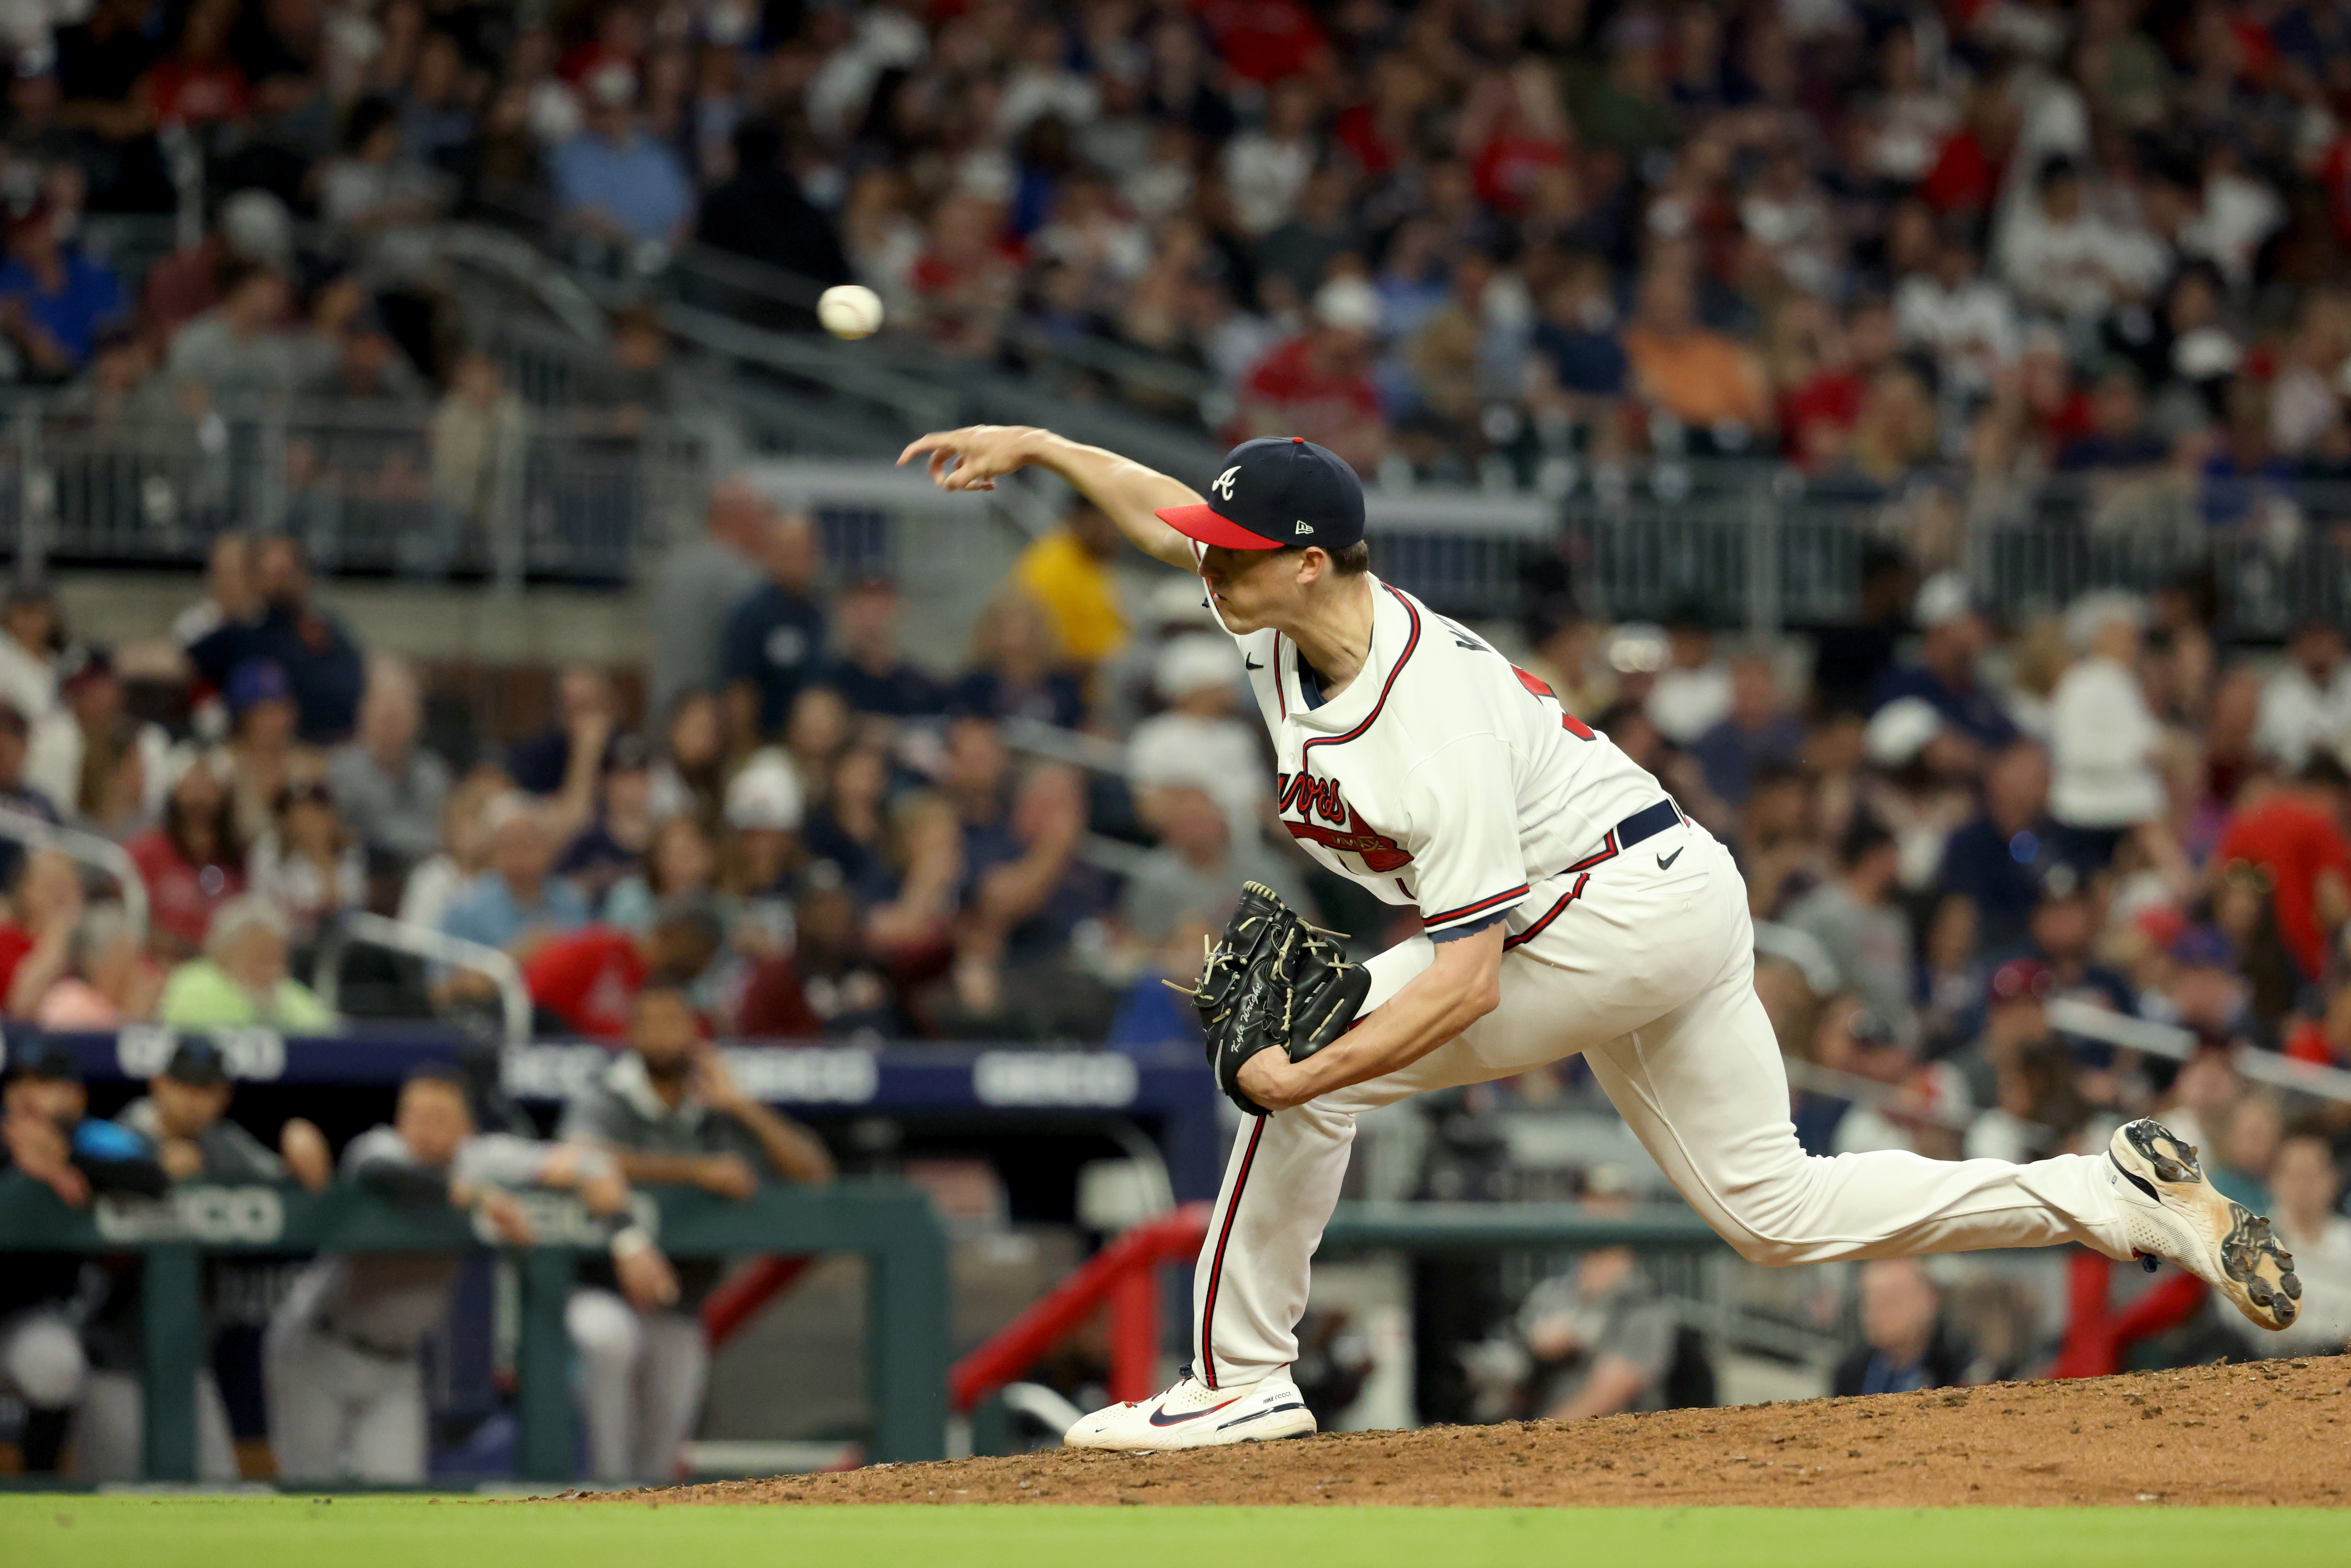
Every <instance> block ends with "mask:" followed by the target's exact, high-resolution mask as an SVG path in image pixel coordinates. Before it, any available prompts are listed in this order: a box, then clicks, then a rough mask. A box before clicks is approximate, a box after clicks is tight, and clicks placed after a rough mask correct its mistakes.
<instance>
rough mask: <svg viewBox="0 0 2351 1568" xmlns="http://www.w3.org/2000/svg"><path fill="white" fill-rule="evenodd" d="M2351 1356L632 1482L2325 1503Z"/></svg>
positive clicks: (1285, 1494)
mask: <svg viewBox="0 0 2351 1568" xmlns="http://www.w3.org/2000/svg"><path fill="white" fill-rule="evenodd" d="M2346 1380H2351V1357H2346V1356H2314V1357H2310V1358H2308V1359H2306V1360H2298V1361H2283V1362H2257V1363H2254V1364H2250V1365H2245V1366H2211V1367H2195V1368H2190V1369H2189V1370H2186V1371H2181V1372H2150V1373H2139V1374H2136V1375H2127V1376H2122V1377H2104V1378H2096V1379H2090V1380H2083V1381H2077V1382H2066V1383H2057V1382H2045V1383H1996V1384H1991V1385H1986V1386H1984V1387H1980V1388H1965V1389H1934V1390H1929V1391H1928V1392H1926V1393H1923V1394H1889V1395H1882V1396H1876V1397H1872V1398H1865V1399H1808V1400H1802V1401H1794V1402H1789V1403H1785V1404H1779V1405H1754V1406H1742V1407H1740V1408H1737V1409H1727V1410H1670V1411H1666V1412H1663V1413H1661V1414H1658V1415H1655V1416H1612V1417H1610V1418H1609V1419H1607V1420H1604V1421H1585V1422H1578V1423H1575V1424H1573V1425H1562V1424H1560V1423H1557V1422H1548V1421H1527V1422H1520V1423H1516V1424H1513V1425H1510V1426H1502V1427H1430V1428H1427V1429H1425V1430H1421V1431H1416V1432H1350V1433H1339V1434H1331V1435H1328V1436H1323V1437H1307V1438H1302V1439H1296V1440H1292V1441H1290V1442H1281V1443H1267V1444H1261V1445H1260V1444H1249V1445H1246V1446H1244V1447H1241V1448H1209V1449H1204V1450H1196V1451H1194V1452H1190V1453H1163V1454H1100V1453H1078V1452H1071V1451H1061V1452H1053V1453H1042V1454H1030V1455H1028V1456H1025V1457H1022V1458H1003V1459H951V1460H947V1461H945V1462H942V1463H937V1464H918V1465H873V1466H869V1467H867V1468H866V1469H860V1470H850V1471H846V1472H843V1473H841V1474H836V1475H818V1476H783V1477H778V1478H777V1479H773V1480H763V1481H727V1482H722V1483H719V1484H716V1485H710V1486H696V1487H679V1488H674V1489H671V1490H664V1491H660V1492H634V1493H629V1494H625V1495H627V1496H628V1497H630V1498H631V1499H632V1500H660V1501H664V1502H720V1503H744V1502H777V1503H852V1502H1045V1503H1109V1502H1122V1503H1165V1504H1176V1503H1195V1504H1199V1503H1316V1502H1343V1503H1404V1504H1421V1505H1427V1504H1433V1503H1441V1504H1499V1505H1507V1506H1511V1507H1527V1506H1531V1505H1538V1506H1539V1505H1560V1504H1577V1505H1611V1506H1617V1507H1625V1506H1636V1505H1642V1504H1650V1505H1656V1506H1683V1505H1689V1504H1698V1503H1744V1504H1750V1505H1772V1506H1789V1507H1806V1508H1830V1507H1845V1506H1855V1505H1858V1506H1865V1507H1886V1508H1914V1507H1937V1506H1948V1505H1951V1504H1960V1503H2001V1504H2058V1503H2130V1502H2153V1501H2161V1502H2166V1503H2190V1504H2192V1503H2265V1504H2282V1503H2297V1504H2315V1505H2322V1506H2323V1505H2328V1504H2337V1503H2341V1502H2343V1501H2344V1500H2345V1497H2346V1488H2351V1394H2346Z"/></svg>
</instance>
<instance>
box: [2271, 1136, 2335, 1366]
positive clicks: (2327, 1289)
mask: <svg viewBox="0 0 2351 1568" xmlns="http://www.w3.org/2000/svg"><path fill="white" fill-rule="evenodd" d="M2342 1185H2343V1180H2342V1173H2341V1172H2340V1171H2339V1170H2338V1169H2337V1168H2336V1166H2335V1151H2334V1149H2333V1148H2332V1147H2331V1146H2330V1145H2328V1143H2327V1141H2326V1139H2325V1137H2324V1136H2323V1135H2320V1134H2315V1133H2311V1132H2294V1133H2289V1134H2286V1136H2285V1138H2284V1139H2283V1141H2282V1142H2281V1143H2279V1145H2278V1146H2277V1153H2276V1155H2274V1156H2273V1158H2272V1160H2271V1162H2270V1168H2269V1190H2270V1197H2271V1200H2272V1202H2273V1204H2274V1205H2275V1207H2273V1209H2272V1210H2271V1213H2272V1215H2273V1219H2272V1221H2271V1223H2272V1224H2273V1225H2275V1226H2276V1227H2277V1235H2278V1239H2279V1241H2281V1242H2282V1243H2283V1244H2284V1246H2285V1248H2286V1249H2287V1250H2289V1251H2291V1252H2292V1253H2293V1254H2294V1273H2295V1274H2296V1275H2297V1276H2299V1277H2300V1279H2301V1280H2302V1286H2303V1303H2304V1305H2303V1312H2302V1315H2301V1316H2299V1317H2297V1318H2295V1319H2294V1322H2293V1323H2292V1324H2291V1325H2290V1326H2289V1327H2288V1328H2287V1329H2286V1330H2285V1332H2284V1333H2282V1334H2280V1335H2279V1336H2278V1349H2279V1350H2280V1352H2281V1353H2282V1354H2286V1355H2335V1354H2340V1353H2341V1352H2342V1349H2343V1347H2344V1345H2345V1343H2346V1342H2351V1306H2346V1303H2351V1219H2345V1218H2343V1217H2342V1215H2341V1214H2339V1213H2338V1212H2336V1210H2335V1198H2336V1197H2337V1195H2338V1194H2339V1193H2340V1192H2341V1190H2342Z"/></svg>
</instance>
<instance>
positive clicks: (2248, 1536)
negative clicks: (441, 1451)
mask: <svg viewBox="0 0 2351 1568" xmlns="http://www.w3.org/2000/svg"><path fill="white" fill-rule="evenodd" d="M2345 1522H2346V1521H2345V1518H2344V1516H2343V1515H2342V1514H2340V1513H2334V1512H2330V1511H2323V1510H2316V1509H2258V1510H2257V1509H2220V1508H2213V1509H2168V1508H2159V1507H2149V1508H2144V1509H1967V1510H1894V1509H1886V1510H1855V1511H1829V1510H1815V1509H1787V1510H1772V1509H1731V1508H1723V1509H1656V1510H1644V1509H1589V1510H1557V1511H1545V1510H1539V1509H1511V1510H1502V1509H1459V1510H1448V1509H1405V1508H1335V1507H1333V1508H1311V1509H1310V1508H1297V1509H1281V1508H1234V1509H1218V1508H1205V1509H1161V1508H1049V1507H1036V1506H1029V1507H1022V1508H987V1507H956V1508H929V1507H872V1508H757V1507H744V1508H731V1507H730V1508H663V1509H653V1508H648V1507H645V1506H643V1504H625V1503H622V1504H611V1503H598V1504H580V1503H535V1504H520V1503H490V1502H480V1501H473V1500H461V1499H456V1498H450V1499H444V1500H437V1501H436V1500H429V1499H425V1498H421V1497H344V1498H340V1499H337V1500H334V1501H331V1502H328V1501H323V1500H310V1499H308V1498H298V1497H227V1498H204V1497H165V1498H154V1497H141V1496H109V1497H91V1496H83V1495H69V1494H63V1493H50V1494H47V1495H46V1496H26V1495H18V1496H16V1497H9V1498H0V1563H6V1564H7V1565H8V1568H68V1565H70V1568H85V1565H90V1568H98V1565H103V1568H114V1565H116V1564H122V1565H124V1568H180V1565H182V1564H185V1565H187V1568H280V1565H284V1568H438V1565H440V1564H443V1563H450V1564H456V1565H458V1568H476V1565H478V1568H607V1565H611V1568H663V1565H664V1564H668V1563H679V1564H691V1565H693V1568H754V1565H756V1564H763V1563H789V1564H791V1565H792V1568H866V1565H867V1564H872V1565H874V1568H884V1565H886V1568H902V1565H918V1568H997V1565H998V1564H1001V1565H1003V1568H1058V1565H1059V1564H1062V1563H1083V1564H1087V1565H1089V1568H1091V1565H1092V1564H1096V1563H1099V1564H1102V1565H1103V1568H1156V1565H1158V1564H1161V1563H1167V1564H1176V1563H1181V1564H1183V1565H1184V1568H1203V1565H1204V1564H1205V1565H1207V1568H1219V1565H1224V1564H1231V1565H1234V1568H1259V1565H1267V1564H1271V1565H1276V1568H1279V1565H1280V1564H1286V1563H1300V1564H1311V1565H1314V1568H1340V1565H1346V1568H1353V1565H1355V1564H1374V1563H1400V1564H1408V1565H1410V1568H1483V1565H1486V1564H1493V1565H1495V1568H1531V1565H1532V1564H1535V1563H1543V1564H1551V1563H1605V1564H1608V1565H1610V1568H1620V1565H1630V1564H1638V1565H1639V1568H1676V1565H1677V1564H1682V1563H1707V1564H1713V1563H1736V1564H1738V1565H1739V1568H1776V1565H1778V1564H1783V1563H1784V1564H1788V1565H1790V1568H1839V1565H1841V1564H1846V1563H1851V1564H1855V1565H1856V1568H1945V1565H1949V1568H1990V1565H1997V1568H2035V1565H2038V1564H2048V1565H2050V1568H2093V1565H2095V1564H2101V1563H2124V1562H2129V1563H2144V1562H2145V1561H2147V1559H2148V1557H2149V1554H2150V1552H2152V1553H2153V1554H2155V1555H2156V1556H2158V1557H2160V1558H2161V1559H2162V1560H2163V1561H2166V1562H2172V1563H2187V1562H2193V1561H2196V1560H2198V1559H2199V1558H2202V1559H2204V1560H2208V1561H2220V1560H2223V1559H2225V1558H2229V1557H2233V1556H2236V1555H2238V1554H2240V1553H2241V1552H2244V1551H2245V1550H2246V1549H2247V1548H2248V1547H2249V1546H2254V1545H2255V1543H2258V1545H2257V1546H2256V1547H2255V1550H2256V1551H2257V1552H2258V1555H2259V1556H2260V1557H2261V1558H2262V1560H2263V1561H2265V1562H2275V1563H2324V1562H2330V1561H2340V1560H2341V1557H2340V1556H2339V1555H2338V1554H2339V1553H2340V1552H2342V1550H2343V1548H2342V1544H2341V1543H2342V1539H2343V1536H2342V1531H2343V1526H2344V1523H2345Z"/></svg>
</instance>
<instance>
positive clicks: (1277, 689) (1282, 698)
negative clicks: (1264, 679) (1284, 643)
mask: <svg viewBox="0 0 2351 1568" xmlns="http://www.w3.org/2000/svg"><path fill="white" fill-rule="evenodd" d="M1273 695H1274V700H1275V701H1276V702H1279V703H1280V705H1281V716H1282V717H1284V718H1288V717H1289V716H1290V693H1289V692H1288V691H1287V690H1285V689H1284V688H1283V686H1282V684H1281V633H1280V632H1275V633H1274V634H1273Z"/></svg>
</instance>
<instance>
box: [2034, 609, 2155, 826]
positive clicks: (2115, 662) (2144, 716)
mask: <svg viewBox="0 0 2351 1568" xmlns="http://www.w3.org/2000/svg"><path fill="white" fill-rule="evenodd" d="M2144 613H2145V612H2144V610H2143V608H2142V607H2141V606H2140V605H2139V604H2138V603H2137V601H2133V600H2131V599H2130V598H2128V597H2127V596H2124V595H2119V594H2093V595H2090V596H2087V597H2085V598H2084V599H2082V600H2080V601H2076V602H2075V603H2074V607H2073V608H2072V609H2071V610H2070V611H2069V612H2067V614H2066V617H2065V638H2066V641H2067V642H2068V643H2071V644H2072V645H2073V648H2074V653H2075V654H2076V655H2077V656H2076V658H2075V659H2074V664H2073V665H2072V666H2071V667H2070V668H2068V669H2067V670H2066V672H2065V674H2064V676H2063V677H2062V678H2061V679H2060V680H2059V681H2058V683H2057V689H2056V691H2055V692H2054V693H2053V694H2052V695H2051V698H2050V703H2049V750H2050V761H2051V764H2052V767H2051V782H2050V787H2049V814H2050V815H2051V816H2052V817H2053V818H2055V819H2056V821H2057V822H2058V824H2059V825H2060V826H2062V827H2063V828H2064V830H2065V837H2066V846H2067V848H2066V853H2067V858H2068V859H2070V860H2072V861H2073V862H2074V863H2075V864H2076V865H2079V866H2082V867H2084V868H2085V869H2087V870H2096V869H2099V868H2101V867H2103V866H2105V863H2106V862H2108V861H2110V860H2112V859H2113V858H2114V852H2115V846H2116V844H2117V843H2119V842H2120V841H2122V838H2123V836H2124V835H2125V834H2126V833H2127V832H2129V831H2130V830H2132V829H2133V828H2136V827H2137V826H2138V825H2139V824H2141V823H2143V822H2150V821H2154V820H2155V819H2156V818H2157V817H2158V816H2159V815H2161V814H2162V812H2163V810H2164V808H2165V806H2166V804H2167V800H2166V798H2165V795H2164V789H2163V780H2162V779H2160V778H2159V777H2158V775H2157V773H2156V763H2157V761H2158V758H2159V756H2160V751H2161V747H2162V746H2163V744H2164V733H2163V729H2162V727H2161V726H2159V725H2158V724H2157V723H2156V719H2155V715H2154V714H2152V713H2150V712H2148V711H2147V694H2146V692H2145V690H2144V688H2143V687H2142V686H2141V685H2140V682H2139V673H2138V667H2137V666H2138V655H2139V634H2138V623H2139V618H2140V617H2141V615H2142V614H2144Z"/></svg>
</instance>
